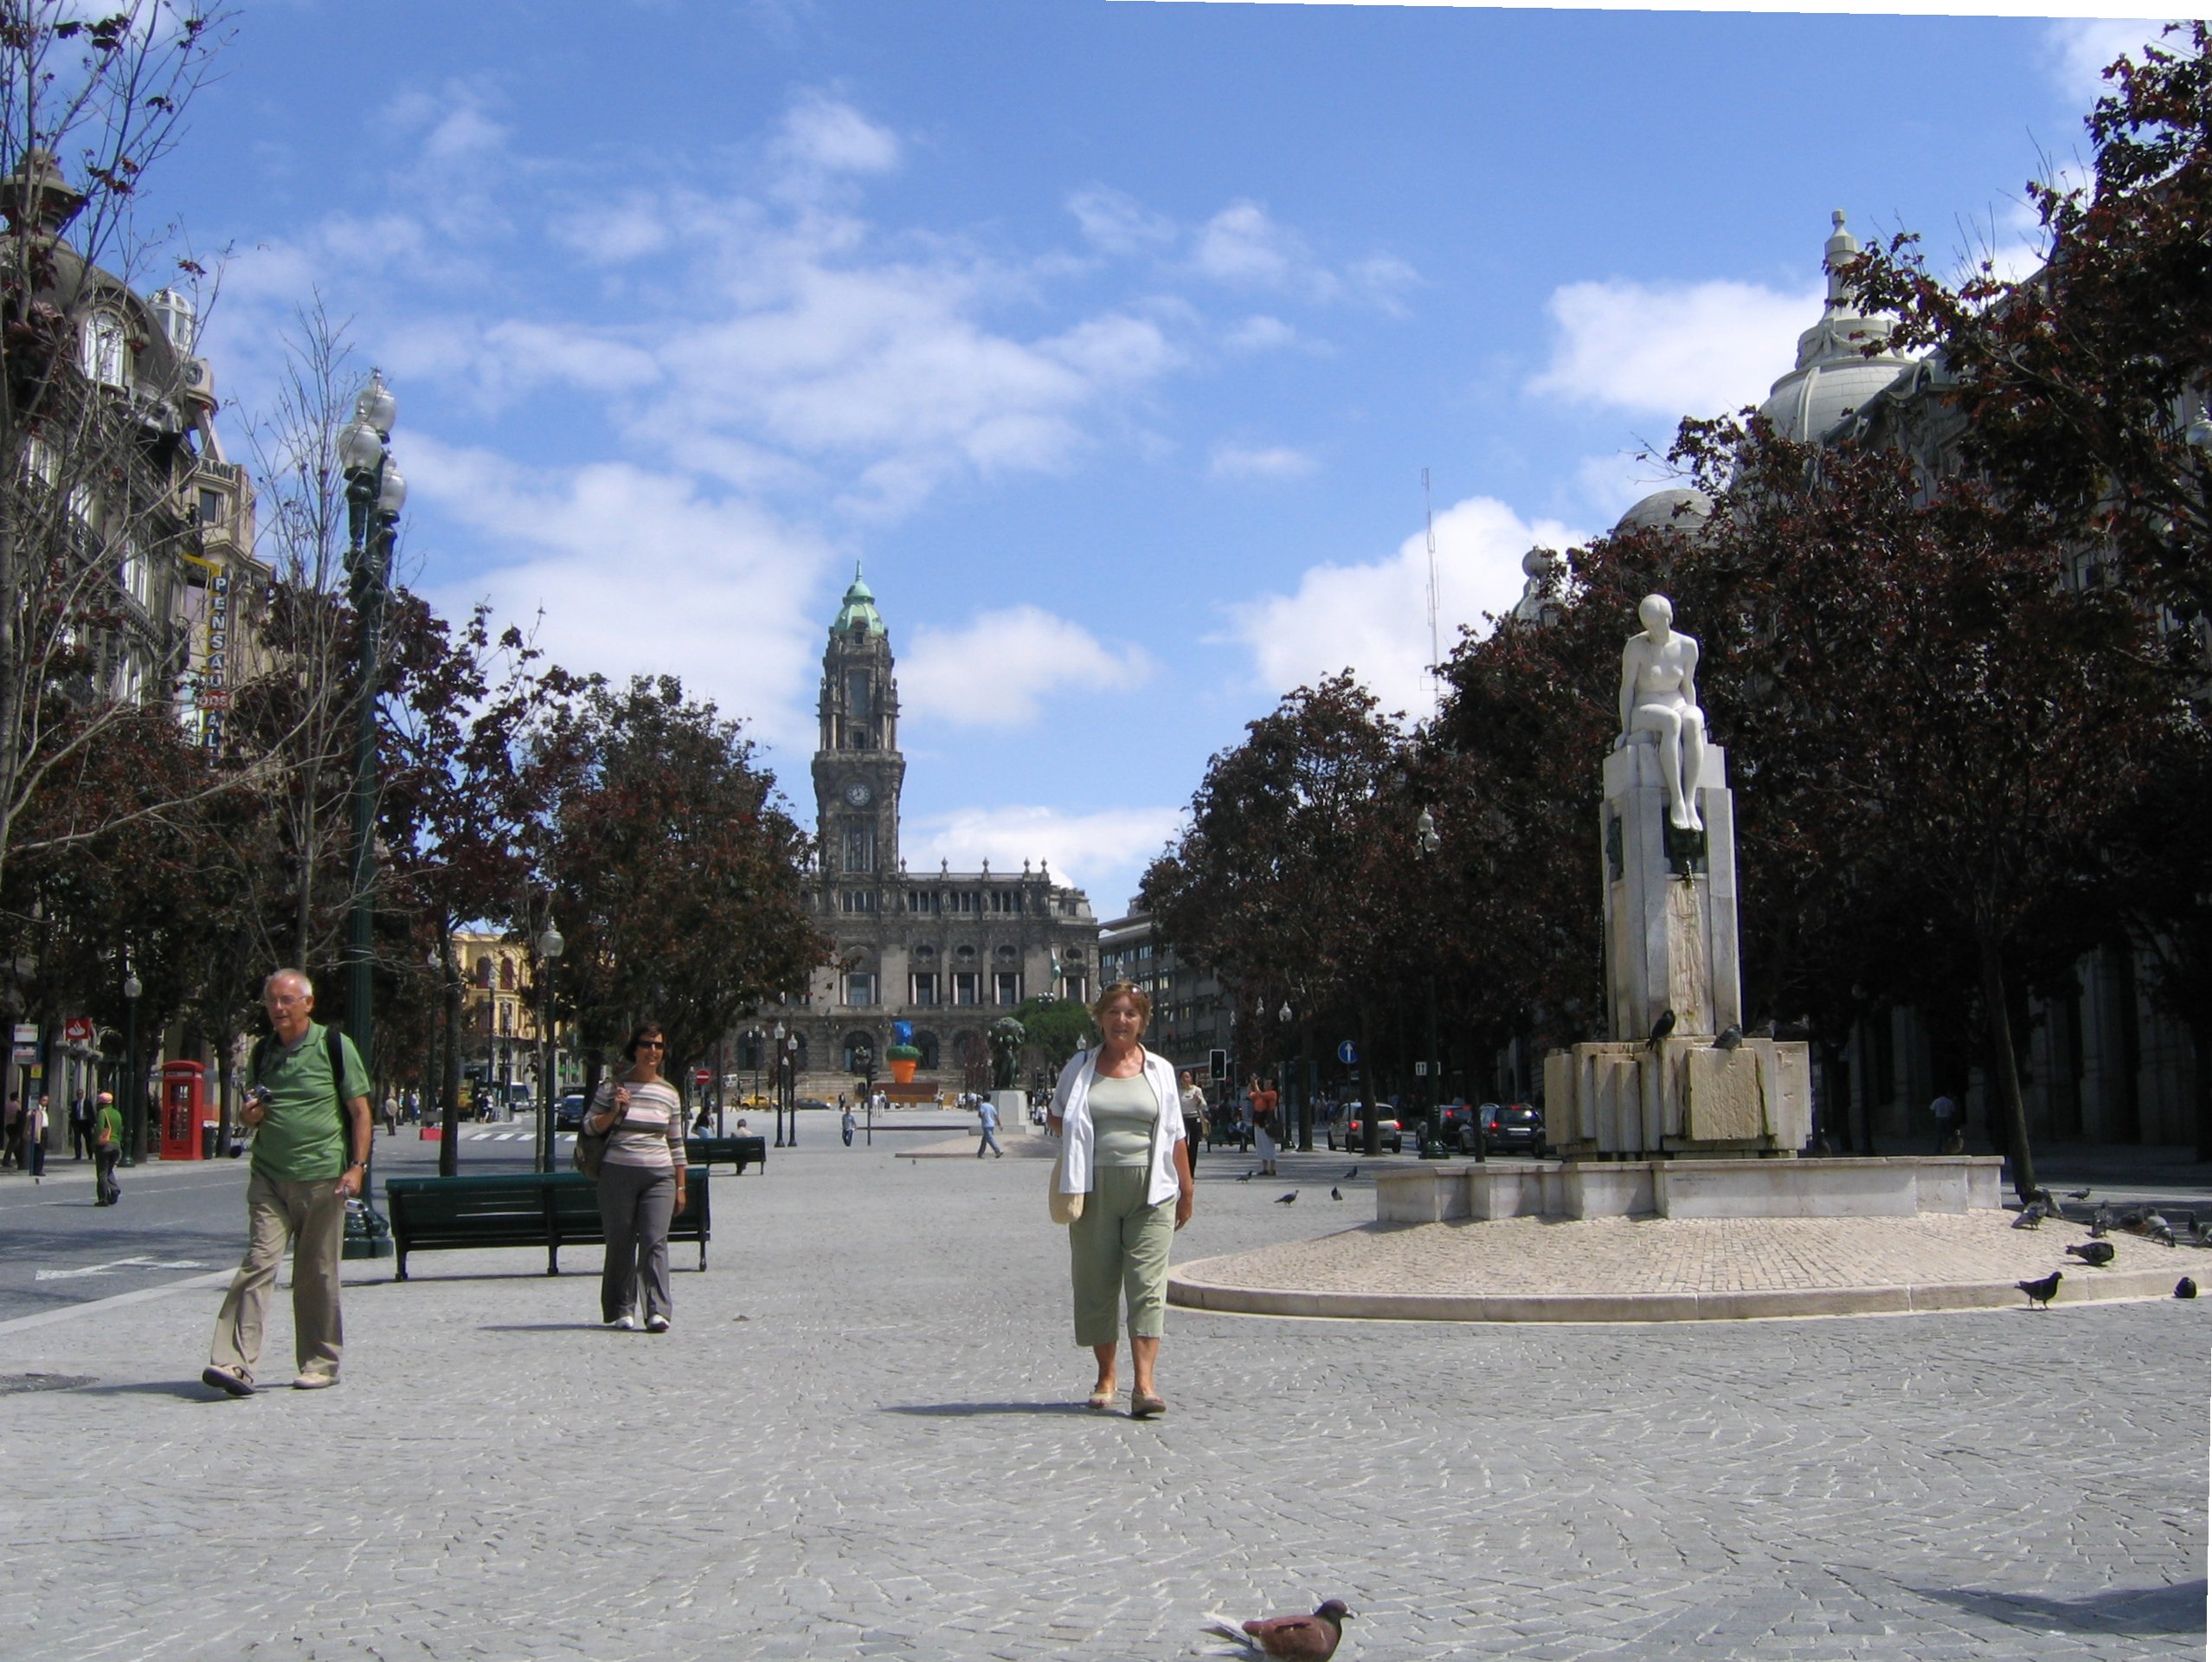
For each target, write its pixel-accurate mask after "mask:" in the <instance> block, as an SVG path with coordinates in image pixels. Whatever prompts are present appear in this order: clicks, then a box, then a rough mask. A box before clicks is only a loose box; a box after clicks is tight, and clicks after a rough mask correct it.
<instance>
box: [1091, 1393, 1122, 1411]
mask: <svg viewBox="0 0 2212 1662" xmlns="http://www.w3.org/2000/svg"><path fill="white" fill-rule="evenodd" d="M1118 1395H1121V1393H1120V1392H1118V1391H1093V1392H1092V1393H1091V1394H1090V1395H1089V1396H1086V1397H1085V1398H1083V1407H1085V1408H1100V1409H1103V1408H1112V1407H1113V1406H1114V1399H1115V1398H1116V1396H1118Z"/></svg>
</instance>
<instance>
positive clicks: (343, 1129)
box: [323, 1027, 353, 1166]
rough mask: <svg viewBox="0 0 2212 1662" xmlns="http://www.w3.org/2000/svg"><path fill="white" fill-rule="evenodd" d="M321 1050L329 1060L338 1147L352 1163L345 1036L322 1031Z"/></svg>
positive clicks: (351, 1134)
mask: <svg viewBox="0 0 2212 1662" xmlns="http://www.w3.org/2000/svg"><path fill="white" fill-rule="evenodd" d="M323 1049H324V1051H325V1053H326V1054H327V1055H328V1056H329V1057H330V1059H331V1095H332V1096H333V1097H335V1098H338V1147H339V1148H340V1149H341V1150H343V1151H344V1154H345V1156H346V1162H345V1163H346V1164H348V1165H349V1166H350V1165H351V1164H352V1163H353V1127H352V1125H351V1124H349V1123H348V1121H347V1117H346V1111H345V1035H344V1034H343V1033H341V1032H339V1031H338V1028H336V1027H325V1028H324V1029H323Z"/></svg>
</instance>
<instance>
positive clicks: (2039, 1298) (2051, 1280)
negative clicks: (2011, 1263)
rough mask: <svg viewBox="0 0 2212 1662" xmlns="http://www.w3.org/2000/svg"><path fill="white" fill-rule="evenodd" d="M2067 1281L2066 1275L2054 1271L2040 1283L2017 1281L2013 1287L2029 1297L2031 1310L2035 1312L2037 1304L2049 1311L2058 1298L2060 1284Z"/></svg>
mask: <svg viewBox="0 0 2212 1662" xmlns="http://www.w3.org/2000/svg"><path fill="white" fill-rule="evenodd" d="M2065 1279H2066V1275H2065V1272H2063V1271H2060V1270H2053V1271H2052V1272H2050V1273H2049V1274H2048V1275H2047V1276H2045V1277H2044V1278H2043V1279H2042V1280H2040V1281H2016V1282H2014V1283H2013V1284H2012V1285H2014V1286H2016V1287H2017V1288H2019V1289H2020V1291H2021V1292H2024V1293H2026V1294H2027V1295H2028V1308H2029V1309H2030V1310H2033V1309H2035V1306H2036V1305H2037V1304H2041V1305H2042V1307H2043V1308H2044V1309H2045V1310H2048V1309H2049V1308H2050V1307H2051V1300H2052V1299H2054V1298H2057V1297H2058V1288H2059V1283H2060V1282H2061V1281H2063V1280H2065Z"/></svg>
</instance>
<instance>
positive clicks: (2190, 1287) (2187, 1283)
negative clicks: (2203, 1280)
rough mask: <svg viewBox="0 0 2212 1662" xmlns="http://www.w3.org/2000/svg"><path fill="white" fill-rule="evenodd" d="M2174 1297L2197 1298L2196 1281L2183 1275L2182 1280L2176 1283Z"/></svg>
mask: <svg viewBox="0 0 2212 1662" xmlns="http://www.w3.org/2000/svg"><path fill="white" fill-rule="evenodd" d="M2174 1297H2175V1298H2196V1282H2194V1281H2192V1280H2190V1279H2189V1278H2188V1277H2187V1276H2183V1277H2182V1279H2180V1280H2178V1281H2177V1282H2175V1283H2174Z"/></svg>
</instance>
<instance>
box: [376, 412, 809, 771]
mask: <svg viewBox="0 0 2212 1662" xmlns="http://www.w3.org/2000/svg"><path fill="white" fill-rule="evenodd" d="M403 461H404V462H405V464H406V467H407V473H408V483H409V484H410V486H412V487H413V489H414V491H415V493H416V498H417V499H418V500H422V501H427V502H428V503H431V504H433V505H434V506H436V507H437V508H438V509H439V510H440V512H441V513H443V514H444V515H446V516H448V517H450V518H451V519H453V520H454V521H456V522H458V523H459V524H460V525H466V527H468V528H469V529H470V530H471V531H473V532H474V533H475V534H476V535H477V536H478V537H479V538H481V539H482V541H483V543H484V544H485V545H487V546H488V548H489V549H490V550H491V551H492V561H491V563H490V564H488V565H487V566H486V567H485V568H484V569H482V570H479V572H478V574H477V575H475V576H473V577H470V578H468V579H466V581H465V582H461V583H450V584H443V585H440V584H437V583H433V584H431V585H430V593H431V598H432V599H433V601H434V603H436V604H437V605H438V606H439V607H440V609H441V610H443V611H444V612H445V613H446V614H447V615H448V616H460V615H465V614H466V611H467V610H468V609H469V608H470V607H472V606H473V605H474V604H475V603H476V602H477V601H478V600H479V599H487V600H489V601H490V602H492V606H493V608H494V609H495V610H496V611H497V613H498V615H499V616H500V617H501V618H503V619H505V620H507V621H510V622H518V623H520V624H522V625H523V626H524V628H525V629H527V628H530V620H531V619H532V618H533V617H540V618H542V622H541V624H540V633H539V637H538V639H539V644H540V645H542V646H543V647H545V649H546V651H547V653H548V654H549V655H550V657H551V658H552V660H554V661H555V662H556V663H558V664H561V665H563V667H567V668H569V669H572V670H576V671H577V672H579V673H586V672H590V671H597V672H599V673H602V674H605V675H607V676H608V677H609V678H610V679H615V680H621V679H625V678H627V677H628V676H630V675H632V674H658V673H673V674H677V675H680V676H681V677H682V678H683V680H684V685H685V688H686V690H688V691H689V692H691V693H693V694H694V695H696V696H700V697H708V698H711V699H714V700H715V701H716V702H717V704H718V705H721V707H722V708H723V711H725V712H728V713H730V714H732V715H743V716H745V717H747V718H749V719H751V720H752V721H754V722H755V723H756V726H757V731H759V733H760V735H761V736H762V738H767V739H768V740H770V741H771V742H773V743H776V744H780V745H782V746H785V747H787V748H788V750H790V751H791V752H793V753H794V754H804V753H806V752H807V751H809V750H812V749H813V741H814V721H813V714H812V712H810V711H809V710H808V709H807V707H806V705H805V704H804V702H803V699H804V696H805V694H806V692H807V690H808V689H809V688H810V687H811V686H812V684H813V660H814V656H815V654H816V652H817V651H818V650H819V646H820V635H821V619H820V613H821V606H820V598H819V596H820V586H821V579H822V577H823V575H824V574H825V573H826V570H828V567H829V564H830V557H829V551H828V550H827V549H826V547H825V546H824V545H823V544H821V543H820V542H819V541H818V540H817V539H815V538H813V537H811V536H809V535H807V534H806V533H803V532H800V531H794V530H792V529H791V528H790V527H788V526H787V525H781V524H780V523H778V522H777V521H776V520H775V519H773V518H772V517H770V516H769V515H768V514H767V513H765V512H762V511H761V510H760V509H758V508H756V507H755V506H751V505H749V504H748V503H746V502H744V501H743V500H741V499H734V498H727V497H723V498H715V497H709V496H707V495H704V494H703V493H701V492H700V491H699V490H698V487H697V486H695V485H694V484H693V483H692V482H691V481H690V480H685V479H683V478H681V477H678V476H673V475H670V474H667V473H652V472H648V471H646V470H645V469H643V468H639V467H631V466H629V465H627V464H625V463H620V462H613V463H595V464H592V465H589V466H586V467H577V468H573V469H569V470H566V471H563V472H561V473H546V474H543V475H540V474H536V473H530V472H529V471H527V470H525V469H524V468H522V467H518V466H517V465H515V464H514V463H512V462H510V461H506V460H505V458H502V457H499V456H496V455H493V454H490V453H488V452H485V451H482V450H474V449H460V448H450V447H448V446H446V445H444V444H441V443H440V442H439V441H437V440H436V439H434V438H433V437H431V436H429V435H424V434H422V433H420V432H415V433H410V434H408V435H407V441H406V446H405V451H404V455H403ZM739 643H742V649H740V644H739ZM804 783H805V782H804V781H803V779H802V780H799V781H796V782H792V781H787V782H786V788H787V789H799V790H801V791H802V792H803V789H804Z"/></svg>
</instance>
